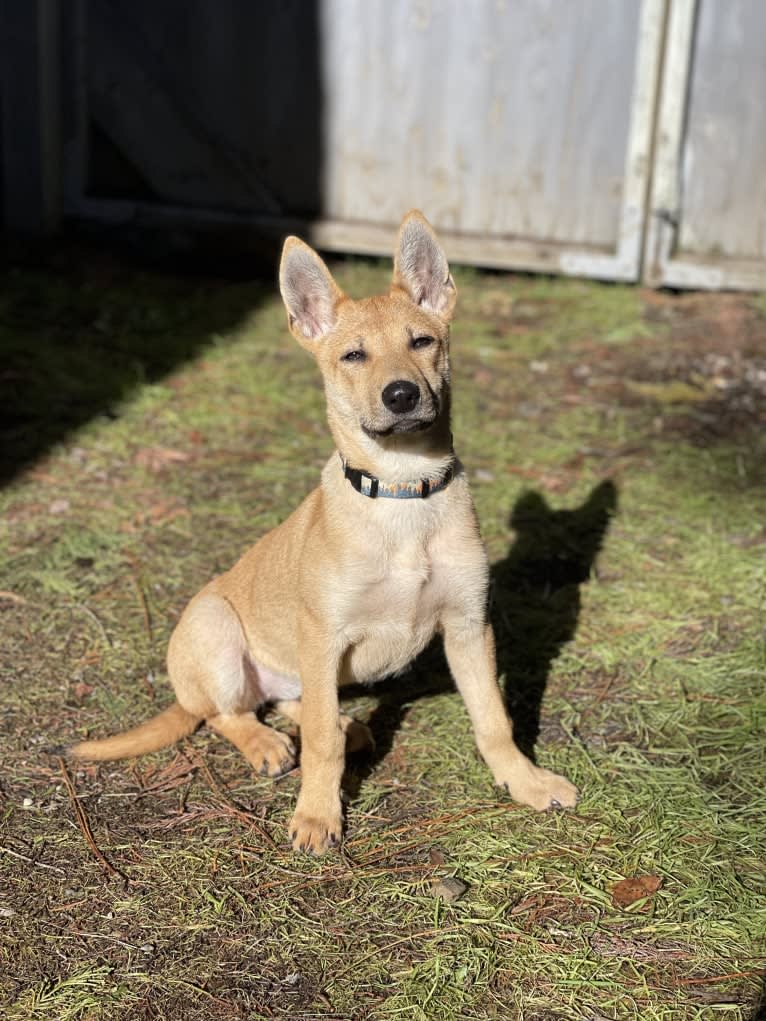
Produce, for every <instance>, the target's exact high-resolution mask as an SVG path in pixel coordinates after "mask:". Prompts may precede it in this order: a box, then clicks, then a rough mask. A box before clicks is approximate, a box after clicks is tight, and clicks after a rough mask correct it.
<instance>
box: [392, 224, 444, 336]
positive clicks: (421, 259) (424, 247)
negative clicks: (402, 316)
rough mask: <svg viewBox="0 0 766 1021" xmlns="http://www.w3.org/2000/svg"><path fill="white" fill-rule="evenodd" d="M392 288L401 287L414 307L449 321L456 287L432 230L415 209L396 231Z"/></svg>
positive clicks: (442, 250)
mask: <svg viewBox="0 0 766 1021" xmlns="http://www.w3.org/2000/svg"><path fill="white" fill-rule="evenodd" d="M394 287H401V288H402V290H404V291H406V292H407V294H409V296H410V298H412V300H413V301H414V302H415V304H416V305H420V306H421V308H424V309H425V310H426V311H428V312H433V314H434V315H437V316H439V318H441V319H445V320H449V319H451V318H452V310H453V309H454V307H455V301H456V300H457V288H456V287H455V282H454V280H453V279H452V276H451V275H450V271H449V264H448V263H447V257H446V255H445V254H444V249H443V248H442V246H441V245H440V244H439V241H438V239H437V237H436V234H434V231H433V227H432V226H431V224H430V223H429V222H428V220H426V218H425V216H423V214H422V213H421V212H419V210H417V209H412V210H410V212H409V213H407V215H406V216H405V217H404V220H402V225H401V227H400V228H399V241H398V243H397V246H396V254H395V255H394Z"/></svg>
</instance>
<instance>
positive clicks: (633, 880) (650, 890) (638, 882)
mask: <svg viewBox="0 0 766 1021" xmlns="http://www.w3.org/2000/svg"><path fill="white" fill-rule="evenodd" d="M661 886H662V880H661V879H660V878H659V876H631V877H630V878H628V879H621V880H620V881H619V883H615V884H614V886H613V887H612V902H613V903H614V905H615V907H618V908H626V907H627V906H628V905H629V904H635V902H636V901H637V900H643V899H644V898H645V897H651V896H652V894H655V893H656V892H657V891H658V890H659V889H660V887H661Z"/></svg>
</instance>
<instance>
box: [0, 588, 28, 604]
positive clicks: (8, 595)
mask: <svg viewBox="0 0 766 1021" xmlns="http://www.w3.org/2000/svg"><path fill="white" fill-rule="evenodd" d="M0 599H2V600H4V601H5V602H7V603H18V604H19V605H20V606H23V605H24V604H25V603H26V599H25V598H24V596H20V595H18V593H16V592H8V591H2V592H0Z"/></svg>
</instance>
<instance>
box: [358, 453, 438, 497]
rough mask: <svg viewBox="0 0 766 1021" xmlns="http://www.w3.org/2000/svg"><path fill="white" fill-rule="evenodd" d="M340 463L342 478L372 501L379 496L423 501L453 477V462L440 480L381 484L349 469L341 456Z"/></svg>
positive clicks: (365, 474) (365, 473)
mask: <svg viewBox="0 0 766 1021" xmlns="http://www.w3.org/2000/svg"><path fill="white" fill-rule="evenodd" d="M340 463H341V465H342V467H343V477H344V478H346V479H348V481H349V482H350V483H351V485H352V486H353V487H354V489H355V490H356V491H357V493H361V494H362V496H369V497H370V498H371V499H373V500H374V499H376V498H377V497H381V496H383V497H388V498H389V499H391V500H425V499H426V497H428V496H433V494H434V493H438V492H439V490H441V489H446V488H447V486H448V485H449V484H450V482H451V481H452V479H453V477H454V462H453V463H452V464H450V465H449V467H448V468H447V470H446V472H445V473H444V475H443V476H442V477H441V478H440V479H414V480H413V481H411V482H381V481H380V479H376V478H375V476H374V475H368V474H367V472H363V471H362V470H361V469H360V468H351V467H350V466H349V465H348V463H347V462H346V459H345V458H344V457H343V455H342V454H341V455H340Z"/></svg>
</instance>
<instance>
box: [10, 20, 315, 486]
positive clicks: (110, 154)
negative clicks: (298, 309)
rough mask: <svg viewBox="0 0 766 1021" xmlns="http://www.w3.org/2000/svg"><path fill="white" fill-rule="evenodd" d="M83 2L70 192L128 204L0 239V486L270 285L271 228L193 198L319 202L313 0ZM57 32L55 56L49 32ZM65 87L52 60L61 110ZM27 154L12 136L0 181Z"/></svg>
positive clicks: (228, 321)
mask: <svg viewBox="0 0 766 1021" xmlns="http://www.w3.org/2000/svg"><path fill="white" fill-rule="evenodd" d="M211 7H212V8H213V9H212V11H211ZM86 8H87V12H86V13H87V20H88V29H89V31H88V33H87V44H86V53H85V58H86V66H87V114H88V123H87V135H88V161H87V174H86V182H85V194H86V197H99V198H107V199H120V200H123V202H125V206H124V209H125V210H127V211H128V213H126V214H125V215H124V216H123V219H122V220H121V221H120V222H111V223H108V224H106V223H104V224H98V223H96V222H89V223H87V224H85V223H82V222H74V221H69V222H67V223H66V224H65V233H64V234H63V235H62V236H61V237H59V238H57V239H54V240H52V241H49V242H48V241H46V242H44V243H43V242H39V243H34V242H31V241H29V240H27V241H24V240H22V239H21V238H19V237H14V236H8V235H6V236H4V237H3V238H2V243H1V244H0V271H1V275H0V391H2V400H0V485H2V484H5V483H7V482H8V481H10V480H11V479H12V478H13V477H14V476H15V475H16V474H17V473H18V472H19V471H20V470H21V469H23V468H24V467H25V466H28V465H30V464H31V463H34V462H35V461H37V460H38V459H39V458H41V457H42V456H44V455H45V453H46V452H47V451H48V450H49V449H50V448H51V447H52V446H53V445H54V444H56V443H59V442H61V441H63V440H65V439H66V437H67V436H68V435H70V434H71V432H72V431H73V430H76V429H77V428H79V427H81V426H83V425H85V424H86V423H87V422H88V421H90V420H91V419H93V418H95V417H98V416H100V415H105V416H109V417H116V416H118V415H119V414H120V404H121V402H122V401H123V400H124V399H125V398H126V397H127V396H128V395H129V394H130V393H131V392H132V391H133V390H134V389H135V388H136V387H138V386H140V385H141V384H143V383H147V382H148V383H151V382H156V381H159V380H161V379H162V378H163V377H165V376H166V375H167V374H168V373H170V372H171V371H173V370H174V369H175V368H176V367H177V366H178V365H180V364H182V363H183V362H184V361H186V360H187V359H189V358H191V357H193V356H194V355H195V354H197V353H198V352H199V351H200V350H201V349H203V348H204V347H205V346H206V345H207V344H208V343H209V342H210V338H211V335H213V334H222V333H226V332H228V331H229V330H231V329H232V328H233V327H235V326H236V325H237V324H239V323H240V322H241V321H242V319H243V318H244V316H245V315H246V314H247V313H248V312H250V311H251V310H252V309H253V308H254V306H256V305H257V304H258V303H259V302H260V301H261V300H264V299H267V298H268V299H270V298H271V297H273V296H274V295H275V294H276V276H277V264H278V256H279V248H280V243H281V238H280V237H278V236H275V235H273V236H271V237H270V238H269V237H263V236H262V235H260V234H255V233H249V232H246V233H245V234H243V232H242V230H241V229H236V230H230V231H228V232H227V231H224V230H222V228H221V227H220V226H211V225H210V224H209V223H206V220H205V216H204V208H203V212H202V213H201V214H200V215H199V216H196V214H195V212H194V210H195V207H196V208H200V207H205V206H207V207H208V208H209V207H217V208H222V209H227V208H229V209H232V210H238V211H240V212H248V213H253V214H258V213H266V214H269V215H272V216H276V217H280V216H281V215H283V214H287V213H292V214H299V215H305V216H312V215H316V214H317V213H318V212H320V211H321V210H320V197H321V194H322V151H321V142H322V92H321V88H320V75H319V24H318V3H317V0H305V2H304V0H286V2H285V3H282V4H279V5H273V6H270V5H263V4H252V5H249V4H224V5H222V7H221V8H220V9H219V5H210V4H209V3H207V0H169V2H168V3H164V4H156V3H154V2H150V0H136V2H134V3H131V4H123V3H118V2H115V0H98V2H94V3H88V4H87V5H86ZM62 45H63V46H64V48H65V51H66V52H65V54H64V64H65V67H66V66H67V65H68V63H71V62H72V60H73V53H70V52H69V51H68V50H67V49H66V47H67V46H69V45H70V43H69V42H68V41H67V38H66V35H65V37H64V40H63V43H62ZM110 54H114V55H115V58H114V60H111V59H110ZM2 55H3V54H2V53H1V52H0V57H1V56H2ZM23 57H24V55H23V54H18V55H17V59H19V60H21V59H22V58H23ZM70 84H71V83H70ZM67 89H68V79H67V74H66V72H65V73H64V75H63V91H64V95H63V96H62V106H63V107H64V108H66V109H67V111H68V114H71V111H69V110H68V106H69V102H70V100H71V98H72V97H71V95H70V94H69V92H68V91H67ZM141 90H143V91H144V92H145V93H146V96H145V100H146V101H145V102H144V101H142V100H141ZM70 91H71V90H70ZM137 110H140V111H141V115H140V116H136V111H137ZM71 121H72V118H71V117H69V116H68V115H67V116H66V117H65V124H64V130H65V134H66V132H67V131H68V130H69V129H71V127H72V123H70V122H71ZM238 132H239V134H238ZM30 134H32V133H30ZM240 135H241V136H242V137H240ZM7 155H8V154H7V153H6V156H7ZM36 158H37V156H36V154H35V153H34V152H33V151H31V150H30V151H26V150H25V149H24V147H23V146H16V147H15V148H14V151H13V161H12V166H5V167H2V166H0V182H1V181H2V180H3V175H2V171H3V169H4V170H6V171H9V172H10V170H12V171H13V174H12V178H11V177H8V176H7V174H6V178H5V186H6V197H8V195H9V193H11V192H13V187H15V188H16V189H17V191H18V190H19V189H20V191H18V198H19V200H20V201H21V200H22V199H24V200H28V199H29V198H30V196H29V194H28V193H27V192H25V191H24V188H25V181H27V180H29V181H33V179H34V170H35V166H36V165H35V159H36ZM0 160H2V152H0ZM37 169H39V167H37ZM14 182H15V183H14ZM11 185H13V187H11ZM27 191H28V189H27ZM11 197H12V195H11ZM227 200H228V203H229V204H228V206H227V204H226V202H227ZM136 202H138V203H140V207H137V206H135V205H134V203H136ZM259 203H260V205H259ZM163 204H170V205H174V206H184V207H185V209H186V211H187V212H188V214H189V219H188V220H187V219H186V217H185V218H184V225H183V226H182V225H180V223H179V222H173V221H172V218H165V219H163V218H162V213H161V209H162V206H163ZM131 209H132V210H133V213H132V214H130V213H129V211H130V210H131ZM147 210H148V211H149V212H150V213H151V215H148V214H147V212H146V211H147ZM195 216H196V219H195ZM150 224H151V225H150ZM254 277H261V278H262V279H263V280H266V279H268V284H265V283H263V284H257V285H254V284H253V283H252V280H253V278H254ZM232 279H234V280H240V281H243V280H247V281H249V282H248V283H247V284H245V283H240V284H235V283H233V282H232Z"/></svg>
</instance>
